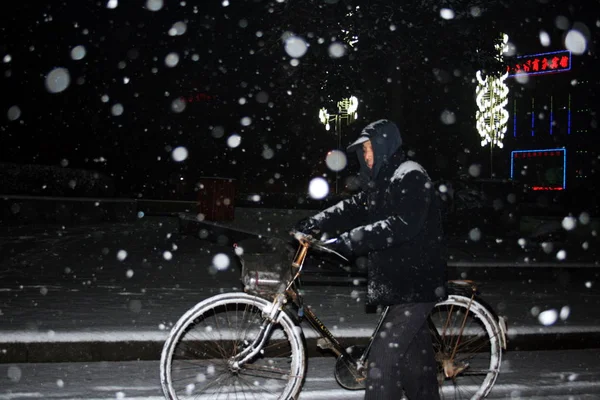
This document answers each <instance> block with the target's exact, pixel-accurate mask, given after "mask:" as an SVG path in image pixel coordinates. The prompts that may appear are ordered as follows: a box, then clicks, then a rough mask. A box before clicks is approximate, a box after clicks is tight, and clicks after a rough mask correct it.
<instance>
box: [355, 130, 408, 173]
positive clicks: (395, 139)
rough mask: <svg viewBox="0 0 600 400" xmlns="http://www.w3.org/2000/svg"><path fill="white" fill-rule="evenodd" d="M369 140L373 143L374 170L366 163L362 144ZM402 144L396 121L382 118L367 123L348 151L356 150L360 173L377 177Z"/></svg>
mask: <svg viewBox="0 0 600 400" xmlns="http://www.w3.org/2000/svg"><path fill="white" fill-rule="evenodd" d="M367 140H370V141H371V144H372V145H373V156H374V163H373V170H370V169H369V167H367V164H366V163H365V159H364V155H363V148H362V144H363V143H364V142H366V141H367ZM400 146H402V137H401V136H400V131H399V130H398V127H397V126H396V124H395V123H393V122H392V121H389V120H387V119H380V120H379V121H375V122H372V123H370V124H369V125H367V126H366V127H365V128H364V129H363V130H362V131H361V132H360V135H359V137H358V139H356V140H355V141H354V142H353V143H352V144H351V145H350V146H348V149H347V150H348V152H353V151H355V152H356V155H357V156H358V162H359V163H360V175H361V177H363V178H367V180H371V179H375V178H376V177H377V174H378V173H379V170H380V169H381V167H382V166H383V165H384V164H385V163H387V162H388V161H389V160H390V159H391V158H392V156H393V155H394V154H395V153H396V152H397V151H398V149H400Z"/></svg>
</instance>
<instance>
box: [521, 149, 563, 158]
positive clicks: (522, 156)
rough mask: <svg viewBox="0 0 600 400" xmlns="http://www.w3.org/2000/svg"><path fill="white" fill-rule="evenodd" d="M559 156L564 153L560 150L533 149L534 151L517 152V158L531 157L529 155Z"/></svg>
mask: <svg viewBox="0 0 600 400" xmlns="http://www.w3.org/2000/svg"><path fill="white" fill-rule="evenodd" d="M543 156H545V157H558V156H561V157H562V154H561V153H560V152H559V151H532V152H520V153H515V154H514V157H515V158H529V157H543Z"/></svg>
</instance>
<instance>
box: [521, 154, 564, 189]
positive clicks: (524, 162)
mask: <svg viewBox="0 0 600 400" xmlns="http://www.w3.org/2000/svg"><path fill="white" fill-rule="evenodd" d="M515 170H517V171H519V176H518V177H517V178H518V180H519V181H522V182H523V183H526V184H528V185H529V186H530V187H531V188H533V190H565V189H566V187H567V149H564V148H558V149H542V150H514V151H512V152H511V153H510V179H515Z"/></svg>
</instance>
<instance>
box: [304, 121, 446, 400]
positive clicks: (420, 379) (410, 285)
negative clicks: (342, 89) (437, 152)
mask: <svg viewBox="0 0 600 400" xmlns="http://www.w3.org/2000/svg"><path fill="white" fill-rule="evenodd" d="M401 145H402V138H401V136H400V132H399V131H398V128H397V126H396V125H395V124H394V123H393V122H391V121H388V120H379V121H376V122H373V123H371V124H369V125H368V126H367V127H365V128H364V129H363V130H362V132H361V134H360V136H359V138H358V139H357V140H356V141H355V142H354V143H352V144H351V145H350V146H349V147H348V151H349V152H356V153H357V155H358V160H359V163H360V179H361V182H362V184H363V190H362V191H361V192H359V193H357V194H355V195H354V196H352V197H351V198H348V199H346V200H344V201H341V202H340V203H338V204H336V205H334V206H332V207H330V208H328V209H326V210H324V211H322V212H320V213H318V214H316V215H314V216H312V217H310V218H308V219H305V220H303V221H300V223H299V224H298V226H297V227H296V228H297V229H298V230H300V231H303V232H310V231H319V232H321V233H328V234H329V235H334V236H337V240H336V241H335V242H334V243H333V245H332V248H333V250H335V251H337V252H338V253H340V254H342V255H344V256H346V257H347V258H356V262H357V263H359V262H366V265H367V268H368V277H369V280H368V293H367V303H368V304H376V305H382V306H390V308H389V311H388V313H387V315H386V317H385V320H384V322H383V324H382V327H381V329H380V331H379V333H378V335H377V336H376V338H375V340H374V342H373V346H372V348H371V351H370V353H369V355H368V361H369V365H368V374H367V383H366V392H365V399H367V400H372V399H381V400H390V399H399V398H400V397H401V395H400V393H402V390H404V392H405V394H406V396H407V397H408V398H409V399H410V400H429V399H436V400H437V399H439V393H438V384H437V376H436V375H437V366H436V362H435V359H434V354H433V349H432V342H431V334H430V332H429V326H428V324H427V316H428V314H429V312H430V311H431V310H432V308H433V306H434V305H435V303H436V302H437V301H439V300H441V299H443V298H445V296H446V261H445V244H444V241H443V232H442V226H441V216H440V208H439V207H440V206H439V204H438V198H437V196H436V190H435V188H434V186H433V184H432V182H431V180H430V178H429V176H428V175H427V173H426V172H425V170H424V169H423V167H422V166H420V165H419V164H417V163H416V162H414V161H410V160H407V159H406V156H405V154H404V152H403V151H402V149H401Z"/></svg>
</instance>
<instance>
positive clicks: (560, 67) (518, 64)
mask: <svg viewBox="0 0 600 400" xmlns="http://www.w3.org/2000/svg"><path fill="white" fill-rule="evenodd" d="M570 69H571V52H570V51H568V50H565V51H558V52H553V53H545V54H536V55H532V56H524V57H519V58H518V59H516V60H515V61H514V62H513V63H512V64H511V65H508V66H507V67H506V70H507V71H508V73H509V75H510V76H514V75H521V74H523V75H527V74H547V73H552V72H563V71H568V70H570Z"/></svg>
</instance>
